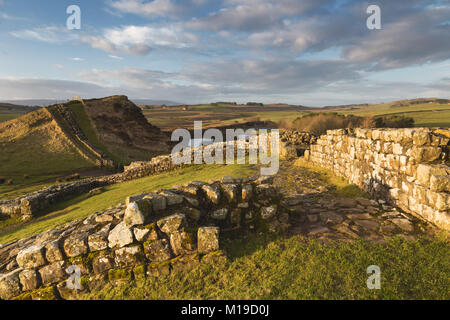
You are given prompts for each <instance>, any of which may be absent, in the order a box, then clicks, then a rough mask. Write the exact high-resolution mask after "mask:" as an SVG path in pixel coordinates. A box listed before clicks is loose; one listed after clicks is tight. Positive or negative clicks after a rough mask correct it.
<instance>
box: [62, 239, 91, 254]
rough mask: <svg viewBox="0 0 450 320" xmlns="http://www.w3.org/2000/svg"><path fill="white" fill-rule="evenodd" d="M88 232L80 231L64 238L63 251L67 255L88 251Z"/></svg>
mask: <svg viewBox="0 0 450 320" xmlns="http://www.w3.org/2000/svg"><path fill="white" fill-rule="evenodd" d="M87 238H88V234H87V233H80V234H75V235H73V236H70V237H69V238H67V239H66V240H64V252H65V253H66V256H68V257H76V256H80V255H82V254H86V253H88V243H87Z"/></svg>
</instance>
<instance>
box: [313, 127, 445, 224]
mask: <svg viewBox="0 0 450 320" xmlns="http://www.w3.org/2000/svg"><path fill="white" fill-rule="evenodd" d="M449 138H450V131H449V130H448V129H428V128H414V129H340V130H329V131H328V132H327V134H326V135H322V136H321V137H320V138H319V139H318V140H317V143H316V144H315V145H312V146H311V150H310V151H307V152H306V153H305V158H306V159H307V160H310V161H311V162H313V163H314V164H317V165H319V166H322V167H325V168H328V169H331V170H332V171H333V172H334V173H335V174H337V175H339V176H341V177H344V178H346V179H347V180H349V181H350V182H351V183H354V184H356V185H358V186H359V187H361V188H363V189H364V190H366V191H368V192H370V193H371V194H372V195H373V196H374V197H376V198H378V199H383V200H386V201H388V202H389V203H391V204H393V205H395V206H397V207H399V208H400V209H402V210H404V211H405V212H409V213H411V214H413V215H415V216H417V217H420V218H422V219H425V220H427V221H429V222H432V223H434V224H436V225H437V226H438V227H440V228H443V229H446V230H450V213H449V209H450V167H449V140H450V139H449Z"/></svg>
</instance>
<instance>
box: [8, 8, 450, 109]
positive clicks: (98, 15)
mask: <svg viewBox="0 0 450 320" xmlns="http://www.w3.org/2000/svg"><path fill="white" fill-rule="evenodd" d="M73 4H75V5H78V6H79V7H80V8H81V29H80V30H68V29H67V28H66V20H67V18H68V14H66V8H67V7H68V6H69V5H73ZM371 4H375V5H378V6H379V7H380V8H381V23H382V29H381V30H369V29H368V28H367V27H366V20H367V18H368V16H369V15H368V14H367V13H366V9H367V7H368V6H369V5H371ZM449 40H450V0H396V1H392V0H379V1H369V2H367V1H352V0H217V1H208V0H184V1H177V0H153V1H147V0H95V1H92V0H91V1H88V0H82V1H76V0H71V1H66V0H40V1H31V0H28V1H25V0H0V43H1V45H0V100H12V99H46V98H49V99H65V98H70V97H72V96H75V95H79V96H82V97H85V98H92V97H101V96H107V95H113V94H126V95H128V96H129V97H130V98H136V99H137V98H140V99H166V100H172V101H178V102H182V103H200V102H210V101H219V100H227V101H238V102H246V101H261V102H265V103H270V102H287V103H294V104H304V105H312V106H320V105H331V104H344V103H365V102H380V101H388V100H394V99H405V98H416V97H441V98H450V94H449V92H450V90H449V89H450V41H449Z"/></svg>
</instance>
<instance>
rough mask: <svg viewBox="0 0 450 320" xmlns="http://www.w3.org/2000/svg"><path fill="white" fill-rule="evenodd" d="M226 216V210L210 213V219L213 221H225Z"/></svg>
mask: <svg viewBox="0 0 450 320" xmlns="http://www.w3.org/2000/svg"><path fill="white" fill-rule="evenodd" d="M227 216H228V209H227V208H222V209H218V210H215V211H213V212H211V218H213V219H214V220H226V218H227Z"/></svg>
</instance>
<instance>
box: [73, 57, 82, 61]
mask: <svg viewBox="0 0 450 320" xmlns="http://www.w3.org/2000/svg"><path fill="white" fill-rule="evenodd" d="M70 60H72V61H84V59H83V58H77V57H75V58H70Z"/></svg>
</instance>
